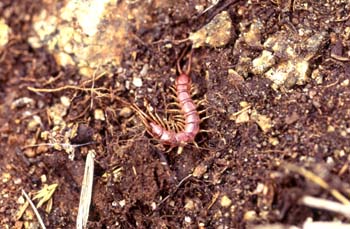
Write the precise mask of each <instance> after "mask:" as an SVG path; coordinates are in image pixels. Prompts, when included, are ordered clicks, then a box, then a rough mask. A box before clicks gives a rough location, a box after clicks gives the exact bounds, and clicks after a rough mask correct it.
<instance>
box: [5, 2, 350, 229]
mask: <svg viewBox="0 0 350 229" xmlns="http://www.w3.org/2000/svg"><path fill="white" fill-rule="evenodd" d="M176 2H177V3H173V4H172V5H171V6H170V7H169V8H167V9H166V10H165V8H159V9H160V10H159V9H156V8H151V9H150V12H149V14H150V15H151V16H152V18H153V20H151V22H150V23H149V24H147V26H146V25H143V28H139V30H136V29H135V30H134V31H132V32H133V33H134V35H136V37H138V38H139V39H132V40H130V46H128V47H126V48H125V50H124V52H123V58H122V63H121V66H122V68H123V69H124V70H125V71H124V72H123V74H120V73H118V72H117V70H115V72H113V71H112V72H109V75H108V77H101V78H99V79H98V80H97V81H96V82H95V87H104V88H107V89H108V93H106V94H105V95H106V96H94V97H92V96H91V93H90V92H86V91H77V90H74V89H67V90H60V91H57V92H52V93H41V92H33V91H30V90H28V87H35V88H60V87H64V86H66V85H82V83H83V82H84V81H86V78H84V77H83V76H81V75H79V71H78V69H77V68H76V67H73V66H72V67H65V68H63V67H61V66H59V65H58V64H57V63H56V62H55V59H54V58H53V56H52V55H51V54H50V53H49V52H48V51H47V50H46V49H45V48H40V49H35V48H32V47H31V46H30V45H29V43H28V41H27V38H28V37H29V35H30V33H31V25H32V17H33V15H35V14H37V13H39V12H40V9H41V7H43V5H44V4H43V3H42V2H41V1H28V0H21V1H18V0H17V1H16V0H15V1H6V0H5V1H2V2H1V3H0V17H1V18H3V19H4V20H5V22H6V24H7V25H9V26H10V28H11V29H12V32H13V34H14V35H13V36H12V38H11V40H10V41H9V43H8V44H7V45H6V47H5V48H4V49H3V50H2V51H1V53H0V54H1V55H0V147H1V150H0V158H1V160H0V172H1V176H2V180H1V182H0V190H1V195H0V223H1V225H2V226H1V227H2V228H14V227H15V226H16V227H17V228H21V227H22V226H23V227H24V226H26V225H27V224H26V223H27V222H37V220H36V218H35V217H33V218H28V216H27V218H26V217H25V216H23V217H22V218H21V219H16V218H15V215H16V213H17V212H18V210H19V209H20V207H21V205H22V204H21V190H22V189H23V190H26V191H27V192H33V191H38V190H40V189H41V188H42V187H43V186H44V184H52V183H56V184H58V188H57V190H56V191H55V193H54V195H53V197H52V198H53V206H52V209H51V211H50V212H46V211H45V209H44V208H39V212H40V214H41V216H42V218H43V220H44V223H45V225H46V226H47V228H74V227H75V222H76V216H77V212H78V205H79V196H80V188H81V183H82V177H83V173H84V165H85V159H86V155H87V152H88V151H89V150H92V149H93V150H95V152H96V158H95V171H94V186H93V198H92V204H91V208H90V214H89V222H88V228H197V227H199V228H247V227H248V228H249V227H253V226H254V225H266V224H274V223H280V224H286V225H297V226H301V225H302V224H303V222H305V220H307V219H308V218H309V219H312V220H314V221H330V220H333V219H338V220H341V221H343V222H349V219H346V218H345V217H343V216H341V215H337V214H335V213H331V212H328V211H324V210H317V209H313V208H310V207H306V206H303V205H301V204H299V203H298V200H299V198H300V197H302V196H304V195H311V196H315V197H320V198H324V199H329V200H335V199H334V196H332V194H331V193H330V192H329V191H328V190H327V189H325V188H321V187H319V186H318V185H316V184H315V183H314V182H312V181H310V180H309V179H307V178H305V177H304V176H302V175H300V174H298V173H296V172H291V171H289V170H287V169H286V168H285V165H286V164H287V163H288V164H293V165H295V166H297V167H300V168H306V169H307V170H309V171H312V172H314V173H315V174H317V175H318V176H320V177H322V178H323V179H324V180H325V181H326V182H327V184H328V185H329V186H330V187H331V188H334V189H336V190H338V191H339V192H340V193H343V194H344V195H345V196H348V195H349V193H350V186H349V185H348V181H349V179H350V171H349V168H348V164H349V160H350V157H349V153H350V141H349V140H348V138H349V135H350V112H349V111H350V96H349V94H350V91H349V87H350V85H349V80H350V65H349V56H350V54H349V50H350V43H349V39H347V40H346V39H345V38H346V34H347V37H349V28H350V19H349V16H348V15H350V12H349V11H350V4H349V3H348V2H347V1H332V3H329V2H328V1H325V0H324V1H320V2H317V1H311V0H305V1H220V2H219V3H218V4H217V5H215V6H214V7H212V8H210V9H209V10H208V11H206V12H205V13H204V14H199V13H198V11H197V10H196V9H195V6H196V5H197V6H198V5H202V6H203V8H206V7H208V6H209V4H208V3H207V2H206V1H199V0H198V1H196V0H191V1H176ZM290 2H292V4H293V5H290V4H289V3H290ZM131 7H132V6H131ZM223 10H226V11H228V12H229V14H230V17H231V20H232V22H233V31H232V39H231V41H230V42H229V43H228V44H226V45H225V46H223V47H220V48H213V47H210V46H205V47H200V48H197V49H195V50H194V52H193V61H192V69H191V77H192V80H193V83H194V85H196V86H197V88H198V93H197V94H196V95H195V98H196V99H203V98H205V97H206V99H207V103H206V104H205V105H202V107H200V108H199V109H201V110H203V109H206V108H207V110H206V112H204V113H203V114H202V117H205V116H208V118H207V119H205V121H203V122H202V123H201V129H202V130H207V131H206V132H201V133H199V134H198V135H197V136H196V142H197V145H198V147H196V146H195V145H193V144H188V145H186V146H185V147H184V150H183V152H182V153H181V154H177V148H174V149H171V150H170V152H166V151H167V149H168V148H167V147H163V146H162V145H161V144H159V142H157V141H156V140H155V139H153V138H152V137H151V136H150V135H149V134H148V133H147V132H146V131H145V126H144V125H143V124H142V123H141V122H140V120H139V117H138V115H137V114H135V113H134V112H128V111H127V110H125V107H126V106H125V104H124V103H123V102H121V101H120V99H119V98H122V99H123V100H125V101H128V102H130V103H136V104H138V105H139V106H140V107H141V108H142V109H144V106H143V105H142V104H143V101H144V100H146V101H148V102H149V103H150V104H151V105H152V107H154V108H156V111H157V113H158V114H159V116H163V115H165V113H166V109H165V104H166V103H168V102H169V100H170V96H169V95H170V94H171V91H170V90H169V86H171V85H172V84H173V82H174V79H175V77H176V75H177V73H176V60H177V57H179V56H180V54H181V52H182V51H183V50H184V49H185V48H186V47H187V46H188V45H189V44H190V42H184V43H180V44H173V45H171V46H170V47H169V46H164V44H162V43H161V42H157V41H159V40H162V39H164V38H171V39H172V40H181V39H185V38H186V37H187V36H188V34H189V33H191V32H193V31H196V30H198V29H199V28H201V27H202V26H204V25H205V24H207V23H208V22H209V21H210V20H211V19H212V18H213V17H215V15H217V14H219V13H220V12H222V11H223ZM163 18H167V19H169V20H163ZM256 18H259V19H260V20H261V22H262V23H263V25H264V29H263V30H262V31H261V40H262V43H263V41H264V40H266V39H267V38H268V37H269V36H271V35H272V34H274V33H276V32H277V31H279V30H282V29H285V28H288V29H290V30H295V31H298V30H299V28H301V27H302V26H304V27H305V26H306V27H307V28H308V29H310V30H312V32H313V34H317V33H322V32H326V34H327V36H326V42H325V43H324V44H323V45H322V46H321V47H320V48H319V50H318V51H317V55H316V56H315V57H313V58H312V59H311V60H310V69H311V71H314V70H316V69H318V70H319V71H321V74H322V76H323V81H322V82H316V80H314V79H310V80H308V82H307V83H306V84H304V85H294V86H293V87H291V88H289V89H288V90H284V91H280V90H274V89H272V88H271V84H272V83H271V81H270V80H269V79H266V78H264V77H262V76H260V75H255V74H251V73H249V74H247V75H246V76H244V77H242V78H240V77H238V78H235V77H232V75H230V74H228V70H229V69H233V68H236V65H237V63H239V59H240V55H237V52H235V50H234V47H235V41H236V40H237V38H238V37H239V35H240V33H241V30H240V29H239V26H246V27H247V28H248V27H249V22H252V21H253V20H254V19H256ZM165 21H166V22H165ZM242 22H244V23H245V24H244V23H243V24H242ZM240 23H241V24H240ZM344 34H345V35H344ZM140 41H142V42H140ZM240 48H241V52H242V53H245V55H247V54H248V55H249V56H250V57H251V58H255V57H257V56H258V55H259V54H260V51H259V47H251V46H249V45H242V46H241V47H240ZM332 53H333V54H334V53H335V54H336V55H337V56H339V55H341V56H343V57H344V58H333V57H332V56H331V55H332ZM346 57H347V58H346ZM145 64H147V65H148V66H149V68H148V73H147V75H146V76H144V77H142V82H143V84H142V86H141V87H135V86H134V85H133V84H132V83H130V82H131V81H132V76H133V75H134V73H135V72H136V73H137V72H140V71H141V69H142V67H143V66H144V65H145ZM52 77H53V78H57V79H55V80H53V81H51V79H52ZM127 82H128V84H130V87H129V89H127V87H125V85H126V83H127ZM85 86H86V87H89V86H91V83H90V84H87V85H85ZM136 95H137V96H136ZM63 96H65V97H68V98H69V99H70V106H69V108H68V111H67V114H66V115H65V116H64V120H65V121H66V122H67V123H68V122H69V123H72V124H79V128H78V130H77V136H76V137H75V138H73V139H72V140H71V144H84V143H89V145H85V146H80V147H77V148H76V149H75V154H74V160H71V159H70V158H69V157H68V154H67V153H66V152H65V151H64V150H58V149H57V148H55V147H47V148H45V147H44V149H42V147H41V150H39V149H38V147H31V148H26V147H25V146H28V145H30V142H33V141H32V140H33V139H34V140H35V141H34V142H35V144H40V143H47V141H46V142H45V141H44V140H42V138H41V137H40V133H42V132H43V131H50V130H52V127H53V123H52V120H50V119H49V118H48V117H49V116H48V109H49V108H50V107H52V106H54V105H55V104H57V103H60V101H61V99H62V97H63ZM19 98H29V99H31V100H30V101H32V102H30V103H25V104H24V105H23V104H22V105H18V104H17V105H14V103H15V101H17V100H18V99H19ZM242 101H245V102H247V103H248V104H250V106H251V107H252V108H254V110H256V111H257V112H258V113H259V114H262V115H265V116H266V117H268V118H269V119H270V120H271V122H272V127H271V129H270V130H269V131H263V130H262V128H261V127H260V126H259V125H258V124H257V123H256V122H255V121H252V120H250V121H248V122H244V123H236V122H235V121H234V120H231V119H230V115H232V114H233V113H235V112H237V111H240V110H241V109H242V107H241V106H240V104H241V102H242ZM17 102H18V101H17ZM96 109H102V110H103V111H104V114H105V120H104V121H103V120H97V119H96V118H94V117H95V116H94V115H95V113H94V111H95V110H96ZM33 116H38V117H40V120H41V122H40V125H39V126H38V127H37V128H34V129H33V128H30V125H29V124H30V123H31V121H32V117H33ZM61 134H63V133H61ZM276 140H277V141H276ZM39 148H40V147H39ZM43 176H44V177H45V179H44V178H43ZM27 211H30V210H29V209H28V210H27ZM27 226H28V225H27Z"/></svg>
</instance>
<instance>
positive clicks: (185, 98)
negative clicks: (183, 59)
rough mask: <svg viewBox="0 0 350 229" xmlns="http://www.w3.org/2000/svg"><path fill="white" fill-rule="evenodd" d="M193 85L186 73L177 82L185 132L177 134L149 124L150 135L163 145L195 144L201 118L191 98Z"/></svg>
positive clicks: (151, 123) (153, 123)
mask: <svg viewBox="0 0 350 229" xmlns="http://www.w3.org/2000/svg"><path fill="white" fill-rule="evenodd" d="M191 83H192V82H191V78H190V77H189V76H188V74H185V73H181V74H180V76H178V77H177V79H176V81H175V88H176V94H177V99H178V103H179V106H180V108H181V113H182V114H183V115H184V119H185V126H184V130H182V131H180V132H178V133H177V132H175V131H172V130H167V129H166V128H164V127H162V126H161V125H159V124H157V123H156V122H150V123H149V126H150V130H149V131H150V133H151V134H152V136H153V137H155V138H157V139H159V140H160V141H161V142H162V143H163V144H166V145H171V146H181V145H184V144H186V143H189V142H194V138H195V136H196V135H197V133H198V132H199V123H200V117H199V114H198V112H197V110H196V105H195V103H194V102H193V100H192V98H191Z"/></svg>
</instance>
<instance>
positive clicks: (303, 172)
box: [283, 163, 350, 205]
mask: <svg viewBox="0 0 350 229" xmlns="http://www.w3.org/2000/svg"><path fill="white" fill-rule="evenodd" d="M283 166H284V167H285V168H286V169H289V170H291V171H293V172H296V173H299V174H300V175H302V176H304V177H305V178H306V179H308V180H310V181H312V182H314V183H315V184H317V185H319V186H320V187H322V188H324V189H325V190H327V191H329V192H330V193H331V194H332V196H333V197H334V198H336V199H337V200H338V201H339V202H341V203H343V204H344V205H350V201H349V200H348V199H347V198H346V197H345V196H344V195H343V194H341V193H340V192H339V191H338V190H336V189H334V188H332V187H330V186H329V184H327V182H326V181H325V180H323V179H322V178H321V177H319V176H317V175H316V174H314V173H313V172H311V171H308V170H307V169H305V168H302V167H298V166H296V165H293V164H289V163H284V164H283Z"/></svg>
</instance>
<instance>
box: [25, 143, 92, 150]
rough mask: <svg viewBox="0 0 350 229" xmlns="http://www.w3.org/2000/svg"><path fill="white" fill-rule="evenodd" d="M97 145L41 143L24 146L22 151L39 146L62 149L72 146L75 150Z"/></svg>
mask: <svg viewBox="0 0 350 229" xmlns="http://www.w3.org/2000/svg"><path fill="white" fill-rule="evenodd" d="M92 144H95V142H87V143H83V144H68V143H40V144H34V145H26V146H23V147H22V148H21V149H22V150H23V149H27V148H33V147H38V146H51V147H53V146H55V145H59V146H62V147H67V146H71V147H73V148H78V147H81V146H86V145H92Z"/></svg>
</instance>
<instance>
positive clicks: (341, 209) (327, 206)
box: [299, 196, 350, 218]
mask: <svg viewBox="0 0 350 229" xmlns="http://www.w3.org/2000/svg"><path fill="white" fill-rule="evenodd" d="M299 201H300V204H303V205H306V206H308V207H312V208H318V209H322V210H327V211H331V212H335V213H339V214H342V215H344V216H346V217H347V218H350V206H348V205H344V204H340V203H337V202H334V201H331V200H326V199H321V198H316V197H312V196H303V197H302V198H301V199H300V200H299Z"/></svg>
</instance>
